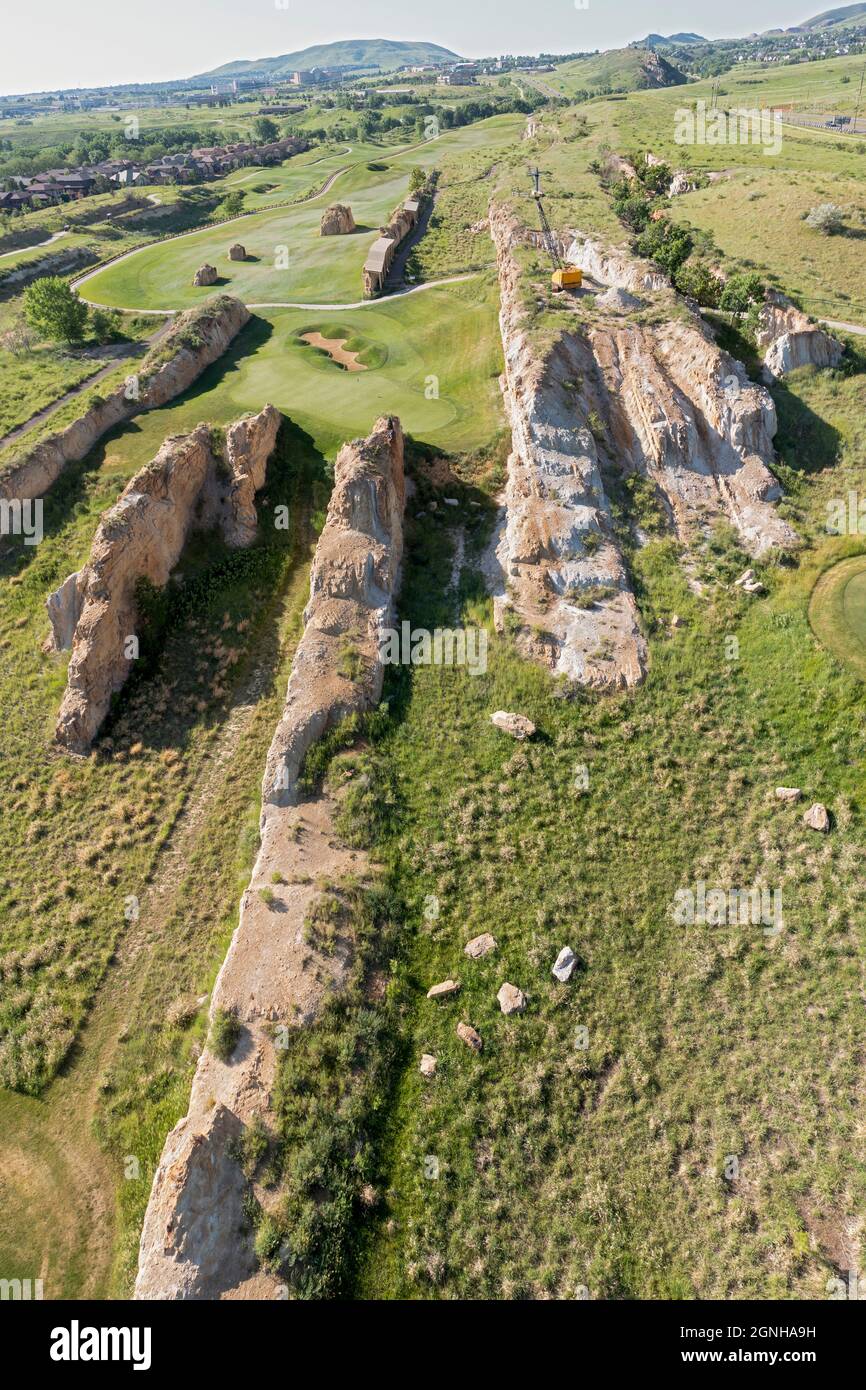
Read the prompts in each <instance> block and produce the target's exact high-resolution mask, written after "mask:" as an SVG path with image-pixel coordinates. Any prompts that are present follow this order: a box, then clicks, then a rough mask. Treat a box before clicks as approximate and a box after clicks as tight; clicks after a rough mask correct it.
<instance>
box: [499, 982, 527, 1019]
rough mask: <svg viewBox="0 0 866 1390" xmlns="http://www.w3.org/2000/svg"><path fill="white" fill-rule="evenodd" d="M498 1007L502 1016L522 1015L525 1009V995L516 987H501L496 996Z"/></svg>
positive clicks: (508, 985)
mask: <svg viewBox="0 0 866 1390" xmlns="http://www.w3.org/2000/svg"><path fill="white" fill-rule="evenodd" d="M496 998H497V1000H498V1001H499V1007H500V1009H501V1010H502V1012H503V1013H504V1014H522V1013H523V1010H524V1009H525V1008H526V995H525V994H524V993H523V990H522V989H518V988H517V985H510V984H508V983H507V982H506V984H504V985H501V986H500V989H499V993H498V994H497V996H496Z"/></svg>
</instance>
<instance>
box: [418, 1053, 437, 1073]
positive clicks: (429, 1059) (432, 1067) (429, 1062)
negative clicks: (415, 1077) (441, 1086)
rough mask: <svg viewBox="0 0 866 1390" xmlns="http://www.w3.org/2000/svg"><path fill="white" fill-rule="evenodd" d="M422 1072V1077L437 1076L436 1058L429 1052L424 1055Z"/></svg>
mask: <svg viewBox="0 0 866 1390" xmlns="http://www.w3.org/2000/svg"><path fill="white" fill-rule="evenodd" d="M420 1071H421V1075H422V1076H435V1075H436V1058H435V1057H433V1056H431V1055H430V1053H429V1052H425V1053H423V1055H422V1057H421V1067H420Z"/></svg>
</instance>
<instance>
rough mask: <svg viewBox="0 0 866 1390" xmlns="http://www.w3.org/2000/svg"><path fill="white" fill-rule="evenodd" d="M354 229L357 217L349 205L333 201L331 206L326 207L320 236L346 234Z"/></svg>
mask: <svg viewBox="0 0 866 1390" xmlns="http://www.w3.org/2000/svg"><path fill="white" fill-rule="evenodd" d="M354 230H355V219H354V217H353V216H352V209H351V208H350V207H347V205H346V204H345V203H333V204H332V205H331V207H329V208H325V211H324V212H323V213H322V221H321V225H320V227H319V236H345V235H346V234H347V233H348V232H354Z"/></svg>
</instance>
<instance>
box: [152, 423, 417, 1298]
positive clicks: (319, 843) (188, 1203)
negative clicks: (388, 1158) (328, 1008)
mask: <svg viewBox="0 0 866 1390" xmlns="http://www.w3.org/2000/svg"><path fill="white" fill-rule="evenodd" d="M403 507H404V480H403V436H402V431H401V429H400V425H399V422H398V421H397V420H393V419H387V418H385V419H381V420H379V421H377V423H376V425H375V427H374V429H373V432H372V434H371V435H370V436H369V438H368V439H366V440H360V441H356V442H355V443H353V444H347V445H345V446H344V447H343V449H342V450H341V451H340V454H339V455H338V457H337V461H336V465H335V469H334V490H333V493H332V496H331V501H330V505H329V507H328V515H327V520H326V522H325V527H324V530H323V531H322V534H321V536H320V537H319V542H318V545H317V547H316V554H315V558H314V561H313V567H312V573H311V578H310V598H309V603H308V604H307V608H306V611H305V614H304V617H305V629H304V633H303V636H302V638H301V640H300V643H299V645H298V648H297V650H296V652H295V656H294V660H293V663H292V672H291V676H290V679H289V685H288V691H287V694H286V703H285V708H284V711H283V715H282V718H281V719H280V722H279V725H278V727H277V730H276V733H275V735H274V739H273V743H272V745H271V748H270V751H269V753H268V757H267V764H266V769H265V777H264V783H263V800H262V815H261V848H260V850H259V855H258V858H257V860H256V864H255V868H254V869H253V873H252V878H251V881H250V885H249V888H248V889H247V891H246V892H245V893H244V895H243V898H242V900H241V909H240V918H239V922H238V926H237V929H236V930H235V933H234V936H233V937H232V941H231V945H230V947H229V950H228V954H227V956H226V959H225V961H224V963H223V966H222V969H221V970H220V973H219V976H218V978H217V981H216V985H215V987H214V991H213V996H212V999H211V1013H212V1015H213V1013H214V1012H215V1011H216V1010H227V1011H231V1012H233V1013H234V1015H235V1017H236V1018H237V1020H238V1023H239V1025H240V1038H239V1041H238V1043H237V1045H236V1047H235V1049H234V1051H233V1052H232V1054H231V1056H230V1057H229V1058H228V1059H227V1060H226V1061H222V1060H220V1059H219V1058H218V1057H217V1056H215V1055H214V1053H213V1052H212V1051H211V1050H210V1049H207V1050H206V1051H205V1052H204V1053H203V1054H202V1056H201V1057H200V1059H199V1062H198V1065H197V1067H196V1072H195V1078H194V1080H193V1085H192V1093H191V1096H190V1104H189V1111H188V1113H187V1115H186V1116H185V1117H184V1118H183V1119H182V1120H181V1121H180V1122H179V1123H178V1124H177V1125H176V1126H175V1128H174V1129H173V1130H172V1132H171V1133H170V1134H169V1136H168V1138H167V1140H166V1143H165V1147H164V1149H163V1152H162V1156H161V1158H160V1162H159V1165H158V1167H157V1170H156V1174H155V1176H154V1181H153V1187H152V1190H151V1194H150V1201H149V1203H148V1207H147V1212H146V1215H145V1219H144V1227H143V1230H142V1235H141V1245H140V1251H139V1267H138V1277H137V1279H136V1285H135V1296H136V1298H138V1299H219V1298H250V1297H252V1298H255V1297H257V1298H278V1297H280V1296H281V1288H280V1283H279V1280H278V1279H277V1278H276V1277H275V1276H273V1275H271V1274H269V1273H267V1272H266V1271H263V1270H257V1262H256V1259H255V1255H254V1253H253V1248H252V1238H251V1236H250V1235H249V1234H248V1233H245V1232H244V1231H243V1229H242V1228H243V1225H244V1223H243V1194H244V1184H243V1183H242V1181H241V1169H240V1166H239V1164H238V1163H237V1161H236V1160H235V1159H234V1158H232V1157H231V1155H230V1152H229V1150H228V1148H227V1145H228V1142H229V1141H230V1140H231V1139H233V1138H236V1137H237V1136H238V1135H239V1134H240V1133H242V1131H243V1128H244V1126H245V1125H247V1124H249V1123H250V1121H251V1120H252V1119H253V1118H255V1117H258V1118H260V1119H262V1118H263V1119H264V1120H265V1123H266V1124H267V1113H268V1109H269V1103H270V1096H271V1092H272V1088H273V1083H274V1078H275V1074H276V1066H277V1051H276V1046H275V1041H276V1037H277V1036H278V1032H277V1030H278V1029H279V1028H280V1027H281V1026H282V1027H289V1028H294V1027H299V1026H303V1025H304V1024H306V1023H309V1022H310V1021H312V1019H313V1018H315V1016H316V1014H317V1012H318V1010H319V1008H320V1007H321V1003H322V1000H323V999H324V998H325V996H326V994H327V993H328V992H329V991H331V990H334V989H339V988H340V986H341V984H342V982H343V980H344V979H345V973H346V969H347V966H348V962H349V959H350V957H351V949H352V948H351V942H350V941H349V940H342V939H341V940H338V941H337V943H336V944H335V946H334V948H333V950H331V951H330V952H328V953H325V952H324V951H322V950H320V949H318V948H317V947H316V946H315V945H313V944H310V942H309V941H307V940H305V933H304V930H303V926H304V921H305V917H306V915H307V912H308V910H309V908H310V905H311V903H312V902H314V901H315V895H316V888H315V884H314V883H312V882H311V871H312V875H313V876H315V875H322V876H325V877H327V879H328V880H329V881H331V882H334V881H338V880H339V879H340V877H342V876H344V875H345V874H347V873H350V872H351V873H352V874H353V875H354V876H355V877H357V875H358V872H359V860H361V859H362V856H360V855H359V854H358V853H357V852H354V851H350V850H348V849H347V848H346V847H345V846H343V845H342V844H341V843H340V842H339V838H338V837H337V836H336V834H335V830H334V825H333V819H332V809H333V807H332V804H331V803H330V802H329V799H328V798H327V796H326V795H322V796H321V797H319V796H313V797H308V798H302V797H301V795H300V792H299V788H298V772H299V769H300V766H301V763H302V760H303V757H304V754H305V753H306V752H307V750H308V749H309V748H310V747H311V745H312V744H313V743H314V742H315V740H316V739H317V738H319V737H321V735H322V734H323V733H324V732H325V730H326V729H327V728H328V727H329V726H331V725H333V724H334V723H336V722H338V721H339V720H340V719H342V718H343V716H344V715H346V714H348V713H351V712H353V711H361V710H364V709H367V708H369V707H370V706H371V705H373V704H374V703H375V702H376V701H377V700H378V699H379V696H380V694H381V687H382V678H383V668H382V663H381V659H380V638H381V635H382V633H383V630H384V629H385V628H387V627H388V626H390V624H391V622H392V605H393V598H394V593H395V589H396V586H397V583H398V578H399V571H400V559H401V554H402V527H403ZM349 654H351V657H352V660H351V661H350V662H347V660H346V658H347V655H349ZM349 670H352V671H353V672H354V674H353V675H349V674H347V672H348V671H349ZM360 867H361V868H363V865H360ZM275 871H279V872H278V879H279V880H280V881H279V882H277V883H276V884H275V883H274V873H275ZM265 887H267V889H268V892H267V894H266V895H265V896H264V897H263V896H262V890H263V889H264V888H265ZM256 1195H257V1196H259V1197H260V1200H262V1201H263V1202H264V1203H265V1204H266V1203H267V1201H268V1200H269V1196H268V1193H267V1192H266V1191H261V1192H259V1191H258V1190H257V1192H256ZM289 1245H291V1232H290V1233H289Z"/></svg>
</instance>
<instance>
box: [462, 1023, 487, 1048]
mask: <svg viewBox="0 0 866 1390" xmlns="http://www.w3.org/2000/svg"><path fill="white" fill-rule="evenodd" d="M457 1036H458V1038H459V1039H460V1041H461V1042H465V1044H466V1046H467V1047H471V1048H472V1051H473V1052H480V1051H481V1048H482V1046H483V1044H482V1042H481V1035H480V1034H479V1033H476V1031H475V1029H474V1028H473V1027H472V1025H471V1024H469V1023H458V1025H457Z"/></svg>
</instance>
